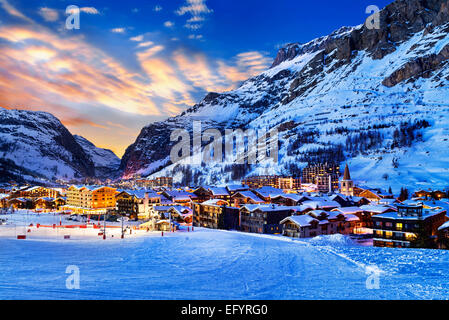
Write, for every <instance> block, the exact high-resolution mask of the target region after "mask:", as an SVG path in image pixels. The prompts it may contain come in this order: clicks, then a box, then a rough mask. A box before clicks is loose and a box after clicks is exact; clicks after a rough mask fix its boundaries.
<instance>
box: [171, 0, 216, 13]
mask: <svg viewBox="0 0 449 320" xmlns="http://www.w3.org/2000/svg"><path fill="white" fill-rule="evenodd" d="M212 12H213V10H211V9H209V8H208V7H207V5H206V0H187V1H186V4H185V5H184V6H182V7H180V8H179V9H178V10H176V14H178V15H180V16H182V15H185V14H186V13H190V14H191V15H192V16H193V17H194V16H199V15H202V14H208V13H212Z"/></svg>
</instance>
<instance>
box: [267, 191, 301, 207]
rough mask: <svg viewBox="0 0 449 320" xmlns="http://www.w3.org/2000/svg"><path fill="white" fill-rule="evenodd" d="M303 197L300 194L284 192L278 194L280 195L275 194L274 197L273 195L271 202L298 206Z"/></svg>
mask: <svg viewBox="0 0 449 320" xmlns="http://www.w3.org/2000/svg"><path fill="white" fill-rule="evenodd" d="M301 199H302V197H301V196H300V195H298V194H294V193H283V194H278V195H275V196H274V197H272V198H271V203H274V204H278V205H283V206H296V205H298V204H299V203H300V202H299V200H301Z"/></svg>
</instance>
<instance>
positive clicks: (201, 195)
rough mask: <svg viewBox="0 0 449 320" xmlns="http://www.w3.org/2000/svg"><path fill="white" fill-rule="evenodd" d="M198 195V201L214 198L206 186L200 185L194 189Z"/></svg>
mask: <svg viewBox="0 0 449 320" xmlns="http://www.w3.org/2000/svg"><path fill="white" fill-rule="evenodd" d="M193 193H194V194H195V195H196V201H195V202H198V203H201V202H204V201H207V200H210V199H211V198H212V193H211V192H210V191H209V190H208V189H206V188H205V187H199V188H197V189H195V190H194V191H193Z"/></svg>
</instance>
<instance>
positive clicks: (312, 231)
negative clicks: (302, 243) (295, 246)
mask: <svg viewBox="0 0 449 320" xmlns="http://www.w3.org/2000/svg"><path fill="white" fill-rule="evenodd" d="M280 223H281V225H282V234H283V235H284V236H286V237H291V238H311V237H316V236H317V235H320V234H321V231H320V221H319V220H317V219H315V218H313V217H311V216H309V215H302V216H291V217H287V218H285V219H283V220H282V221H281V222H280Z"/></svg>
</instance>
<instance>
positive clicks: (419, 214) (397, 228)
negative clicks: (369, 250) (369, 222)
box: [373, 203, 447, 248]
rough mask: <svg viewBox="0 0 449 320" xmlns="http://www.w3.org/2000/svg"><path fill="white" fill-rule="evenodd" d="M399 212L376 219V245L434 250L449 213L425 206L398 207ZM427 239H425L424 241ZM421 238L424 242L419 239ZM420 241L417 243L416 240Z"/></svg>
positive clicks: (379, 216) (376, 216)
mask: <svg viewBox="0 0 449 320" xmlns="http://www.w3.org/2000/svg"><path fill="white" fill-rule="evenodd" d="M397 209H398V211H397V212H389V213H384V214H379V215H375V216H373V223H374V243H373V244H374V246H376V247H391V248H393V247H394V248H408V247H415V246H419V247H434V246H436V243H435V242H436V241H434V239H435V238H436V237H437V236H438V228H439V227H441V226H442V225H443V224H444V223H445V221H446V220H447V218H446V210H445V209H441V208H432V209H425V208H424V206H423V204H422V203H418V204H409V205H398V206H397ZM423 237H424V238H425V239H422V238H423ZM419 238H421V239H419ZM417 239H419V240H420V242H419V243H417V242H415V240H417Z"/></svg>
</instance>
